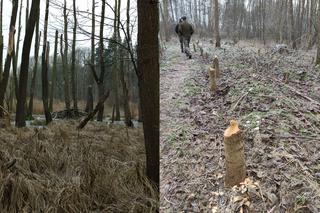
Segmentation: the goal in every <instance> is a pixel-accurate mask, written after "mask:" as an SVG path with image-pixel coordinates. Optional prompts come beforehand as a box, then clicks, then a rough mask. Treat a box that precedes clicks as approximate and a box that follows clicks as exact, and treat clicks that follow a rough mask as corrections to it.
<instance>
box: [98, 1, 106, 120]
mask: <svg viewBox="0 0 320 213" xmlns="http://www.w3.org/2000/svg"><path fill="white" fill-rule="evenodd" d="M105 8H106V4H105V0H102V9H101V21H100V36H99V61H100V77H99V82H97V83H98V95H99V98H100V97H102V96H103V93H104V73H105V64H104V43H103V29H104V16H105ZM103 114H104V105H103V106H101V107H100V108H99V112H98V116H97V121H103Z"/></svg>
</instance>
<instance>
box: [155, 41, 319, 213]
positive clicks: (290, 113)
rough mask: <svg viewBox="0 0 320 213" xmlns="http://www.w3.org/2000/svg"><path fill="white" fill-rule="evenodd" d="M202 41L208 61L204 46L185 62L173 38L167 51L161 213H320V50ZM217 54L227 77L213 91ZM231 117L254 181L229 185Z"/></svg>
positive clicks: (163, 73)
mask: <svg viewBox="0 0 320 213" xmlns="http://www.w3.org/2000/svg"><path fill="white" fill-rule="evenodd" d="M201 43H202V46H203V47H204V52H207V53H208V55H209V59H204V58H202V57H201V56H200V53H199V50H198V51H197V52H196V53H195V52H194V51H193V59H190V60H189V59H187V58H186V56H185V55H184V54H182V53H180V50H179V44H178V43H177V42H176V41H172V42H169V43H167V44H166V46H167V47H166V49H165V50H164V51H163V55H162V60H161V72H160V78H161V79H160V82H161V84H160V85H161V86H160V93H161V98H160V99H161V100H160V106H161V125H160V128H161V143H160V151H161V155H160V156H161V159H160V167H161V172H160V178H161V179H160V180H161V191H160V192H161V195H160V212H212V213H215V212H247V211H248V210H250V212H259V213H260V212H270V213H271V212H320V154H319V150H320V143H319V142H320V69H319V68H315V67H314V66H313V64H314V63H313V60H314V56H315V51H308V52H307V51H304V50H297V51H293V50H289V53H283V54H280V53H277V52H273V51H272V48H271V46H270V47H268V46H266V47H264V46H262V45H256V44H254V43H250V42H240V43H238V44H237V45H227V44H224V43H223V45H222V48H214V47H213V45H212V44H210V43H209V41H201ZM192 50H193V48H192ZM214 55H216V56H217V57H218V59H219V62H220V70H221V71H220V72H221V76H220V79H219V80H218V92H217V93H216V94H211V92H210V90H209V77H208V68H209V67H210V66H211V64H212V62H211V60H210V59H212V58H213V56H214ZM284 73H289V83H288V84H285V83H284V82H283V81H282V80H283V76H284ZM231 119H236V120H237V121H238V122H239V124H240V129H241V130H242V132H243V138H244V142H245V155H246V166H247V177H248V179H246V181H245V182H244V183H243V184H242V185H241V186H240V187H234V188H232V189H228V188H225V187H224V173H225V170H224V144H223V132H224V130H225V129H226V128H227V127H228V125H229V121H230V120H231Z"/></svg>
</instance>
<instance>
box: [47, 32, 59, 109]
mask: <svg viewBox="0 0 320 213" xmlns="http://www.w3.org/2000/svg"><path fill="white" fill-rule="evenodd" d="M58 39H59V34H58V30H56V34H55V39H54V52H53V65H52V75H51V90H50V103H49V111H50V112H52V110H53V96H54V88H55V85H56V78H57V76H56V75H57V54H58Z"/></svg>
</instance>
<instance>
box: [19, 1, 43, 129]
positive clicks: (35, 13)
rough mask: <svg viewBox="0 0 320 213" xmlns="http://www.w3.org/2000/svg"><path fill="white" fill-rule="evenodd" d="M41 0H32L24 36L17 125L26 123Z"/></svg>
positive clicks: (20, 125)
mask: <svg viewBox="0 0 320 213" xmlns="http://www.w3.org/2000/svg"><path fill="white" fill-rule="evenodd" d="M39 7H40V0H32V5H31V11H30V16H29V19H28V24H27V28H26V35H25V37H24V42H23V49H22V58H21V71H20V78H19V96H18V101H17V111H16V126H17V127H23V126H25V125H26V121H25V102H26V96H27V81H28V68H29V57H30V49H31V42H32V37H33V31H34V28H35V24H36V22H37V20H38V19H39Z"/></svg>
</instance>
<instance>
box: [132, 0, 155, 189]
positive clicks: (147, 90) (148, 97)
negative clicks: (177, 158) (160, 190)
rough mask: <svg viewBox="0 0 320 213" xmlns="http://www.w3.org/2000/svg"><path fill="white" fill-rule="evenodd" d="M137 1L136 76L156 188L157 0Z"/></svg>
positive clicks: (151, 176) (150, 174) (150, 170)
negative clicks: (151, 0) (152, 0)
mask: <svg viewBox="0 0 320 213" xmlns="http://www.w3.org/2000/svg"><path fill="white" fill-rule="evenodd" d="M137 4H138V7H137V8H138V76H139V92H140V100H141V108H142V119H143V130H144V139H145V147H146V155H147V156H146V162H147V176H148V177H149V179H150V180H152V181H153V182H154V184H155V185H156V186H157V187H159V39H158V33H159V8H158V4H157V2H146V1H144V0H138V1H137ZM150 23H152V24H150ZM147 47H148V48H147ZM149 47H152V48H149Z"/></svg>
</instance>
